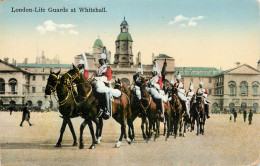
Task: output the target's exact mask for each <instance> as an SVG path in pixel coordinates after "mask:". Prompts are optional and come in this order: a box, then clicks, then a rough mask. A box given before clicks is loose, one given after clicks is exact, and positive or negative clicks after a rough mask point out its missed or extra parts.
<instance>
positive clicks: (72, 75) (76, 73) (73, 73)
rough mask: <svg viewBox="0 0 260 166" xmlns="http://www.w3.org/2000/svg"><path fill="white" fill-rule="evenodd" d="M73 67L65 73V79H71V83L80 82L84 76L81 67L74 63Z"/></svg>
mask: <svg viewBox="0 0 260 166" xmlns="http://www.w3.org/2000/svg"><path fill="white" fill-rule="evenodd" d="M72 66H73V68H72V69H70V70H69V71H68V72H67V73H65V74H64V79H65V80H66V79H67V80H69V81H70V83H76V84H77V83H78V82H79V81H80V78H81V76H82V74H81V72H80V70H79V68H77V67H76V66H75V65H74V64H72Z"/></svg>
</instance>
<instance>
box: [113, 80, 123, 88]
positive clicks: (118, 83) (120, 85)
mask: <svg viewBox="0 0 260 166" xmlns="http://www.w3.org/2000/svg"><path fill="white" fill-rule="evenodd" d="M114 89H119V90H121V89H122V83H121V81H120V80H119V78H118V79H117V80H115V87H114Z"/></svg>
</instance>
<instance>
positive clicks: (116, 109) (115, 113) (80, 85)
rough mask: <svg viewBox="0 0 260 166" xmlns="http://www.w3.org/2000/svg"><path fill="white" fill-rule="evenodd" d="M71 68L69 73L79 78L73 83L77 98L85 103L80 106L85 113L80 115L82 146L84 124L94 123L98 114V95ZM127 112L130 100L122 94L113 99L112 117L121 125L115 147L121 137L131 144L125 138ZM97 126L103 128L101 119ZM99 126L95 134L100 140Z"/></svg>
mask: <svg viewBox="0 0 260 166" xmlns="http://www.w3.org/2000/svg"><path fill="white" fill-rule="evenodd" d="M73 68H74V70H73V73H71V75H72V76H76V75H79V77H76V79H75V80H74V83H75V84H76V86H77V90H78V92H79V94H78V96H79V98H82V99H83V100H84V101H85V102H83V104H82V105H83V107H84V108H85V110H86V111H84V112H82V115H81V117H82V118H84V119H85V121H84V122H83V123H82V125H81V129H80V145H83V142H82V141H83V130H84V127H85V124H86V123H88V122H89V121H91V120H92V121H94V122H95V121H96V117H97V114H98V112H99V111H98V109H97V108H98V101H97V98H96V96H97V95H98V94H97V93H95V92H94V90H93V85H91V83H90V82H89V81H88V80H87V79H86V78H85V77H83V76H82V74H80V73H79V70H78V69H77V68H76V67H74V66H73ZM75 68H76V69H75ZM88 94H89V95H88ZM128 112H130V100H129V98H128V97H127V95H126V94H125V93H122V95H121V96H120V97H119V98H114V101H113V102H112V117H113V118H114V119H115V120H116V121H117V122H118V123H119V124H120V125H121V134H120V138H119V141H118V142H117V144H116V145H115V147H120V145H121V142H122V138H123V137H124V138H125V139H126V140H127V142H128V144H131V140H130V139H129V138H128V137H127V134H126V121H127V113H128ZM100 122H101V123H100ZM99 124H101V125H102V126H103V123H102V119H101V118H100V120H99ZM101 125H97V128H98V130H97V132H99V134H98V136H99V137H100V138H101V134H102V129H101V128H102V126H101ZM100 129H101V131H100ZM91 134H92V133H91ZM93 138H95V137H94V134H92V139H93Z"/></svg>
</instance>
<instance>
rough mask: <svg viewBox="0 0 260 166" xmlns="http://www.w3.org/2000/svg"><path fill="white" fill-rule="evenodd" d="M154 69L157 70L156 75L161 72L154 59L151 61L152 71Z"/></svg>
mask: <svg viewBox="0 0 260 166" xmlns="http://www.w3.org/2000/svg"><path fill="white" fill-rule="evenodd" d="M155 71H156V72H157V74H158V75H160V74H161V72H160V69H159V65H158V63H157V62H156V60H154V61H153V69H152V72H155Z"/></svg>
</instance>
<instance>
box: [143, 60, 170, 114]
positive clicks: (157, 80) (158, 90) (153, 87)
mask: <svg viewBox="0 0 260 166" xmlns="http://www.w3.org/2000/svg"><path fill="white" fill-rule="evenodd" d="M152 75H153V76H152V77H151V78H150V79H149V83H148V87H147V91H148V92H149V93H150V94H151V95H152V97H153V99H154V101H155V102H156V107H157V110H158V111H159V110H160V111H159V112H158V113H159V116H161V117H163V110H164V108H163V103H162V102H165V103H166V102H168V98H167V97H166V96H165V94H164V91H163V90H162V87H163V82H162V77H161V72H160V69H159V66H158V64H157V62H156V61H154V67H153V69H152Z"/></svg>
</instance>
